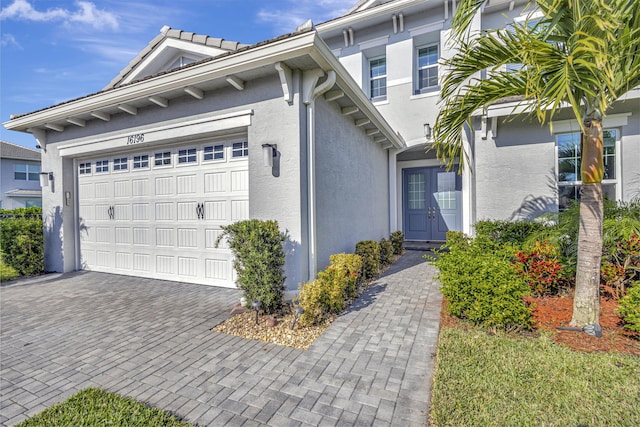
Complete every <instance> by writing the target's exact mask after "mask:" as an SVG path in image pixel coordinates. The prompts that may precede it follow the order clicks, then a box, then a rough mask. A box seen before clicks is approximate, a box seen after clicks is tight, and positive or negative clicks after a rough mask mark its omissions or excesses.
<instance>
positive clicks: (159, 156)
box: [153, 151, 171, 166]
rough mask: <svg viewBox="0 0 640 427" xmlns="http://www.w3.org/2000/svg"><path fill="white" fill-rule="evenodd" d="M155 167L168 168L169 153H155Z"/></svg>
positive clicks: (169, 161) (169, 163)
mask: <svg viewBox="0 0 640 427" xmlns="http://www.w3.org/2000/svg"><path fill="white" fill-rule="evenodd" d="M153 164H154V165H155V166H169V165H171V151H164V152H162V153H156V154H155V155H154V163H153Z"/></svg>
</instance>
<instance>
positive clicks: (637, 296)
mask: <svg viewBox="0 0 640 427" xmlns="http://www.w3.org/2000/svg"><path fill="white" fill-rule="evenodd" d="M619 304H620V305H619V306H618V311H620V316H622V318H623V319H624V321H625V325H624V326H625V328H627V329H629V330H630V331H635V332H640V280H638V281H635V282H633V284H632V285H631V286H630V287H629V288H628V289H627V295H626V296H624V297H622V298H621V299H620V301H619Z"/></svg>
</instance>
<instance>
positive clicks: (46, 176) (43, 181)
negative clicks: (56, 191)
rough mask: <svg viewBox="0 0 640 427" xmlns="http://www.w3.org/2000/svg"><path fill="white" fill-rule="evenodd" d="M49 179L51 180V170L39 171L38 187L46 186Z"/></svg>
mask: <svg viewBox="0 0 640 427" xmlns="http://www.w3.org/2000/svg"><path fill="white" fill-rule="evenodd" d="M49 181H53V172H40V187H48V186H49Z"/></svg>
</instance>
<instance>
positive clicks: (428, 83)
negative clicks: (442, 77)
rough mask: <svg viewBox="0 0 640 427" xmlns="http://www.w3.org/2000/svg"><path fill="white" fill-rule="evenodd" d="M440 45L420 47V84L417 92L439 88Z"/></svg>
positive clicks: (418, 60)
mask: <svg viewBox="0 0 640 427" xmlns="http://www.w3.org/2000/svg"><path fill="white" fill-rule="evenodd" d="M439 57H440V55H439V52H438V45H437V44H434V45H430V46H425V47H421V48H418V58H417V64H418V85H417V88H416V93H424V92H430V91H433V90H437V89H438V58H439Z"/></svg>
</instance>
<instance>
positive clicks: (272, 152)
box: [262, 144, 278, 168]
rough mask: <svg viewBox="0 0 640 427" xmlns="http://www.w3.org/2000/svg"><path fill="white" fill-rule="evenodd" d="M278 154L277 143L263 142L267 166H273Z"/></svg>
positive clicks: (263, 152)
mask: <svg viewBox="0 0 640 427" xmlns="http://www.w3.org/2000/svg"><path fill="white" fill-rule="evenodd" d="M277 155H278V145H277V144H262V159H263V162H264V165H265V167H268V168H272V167H273V158H274V157H276V156H277Z"/></svg>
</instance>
